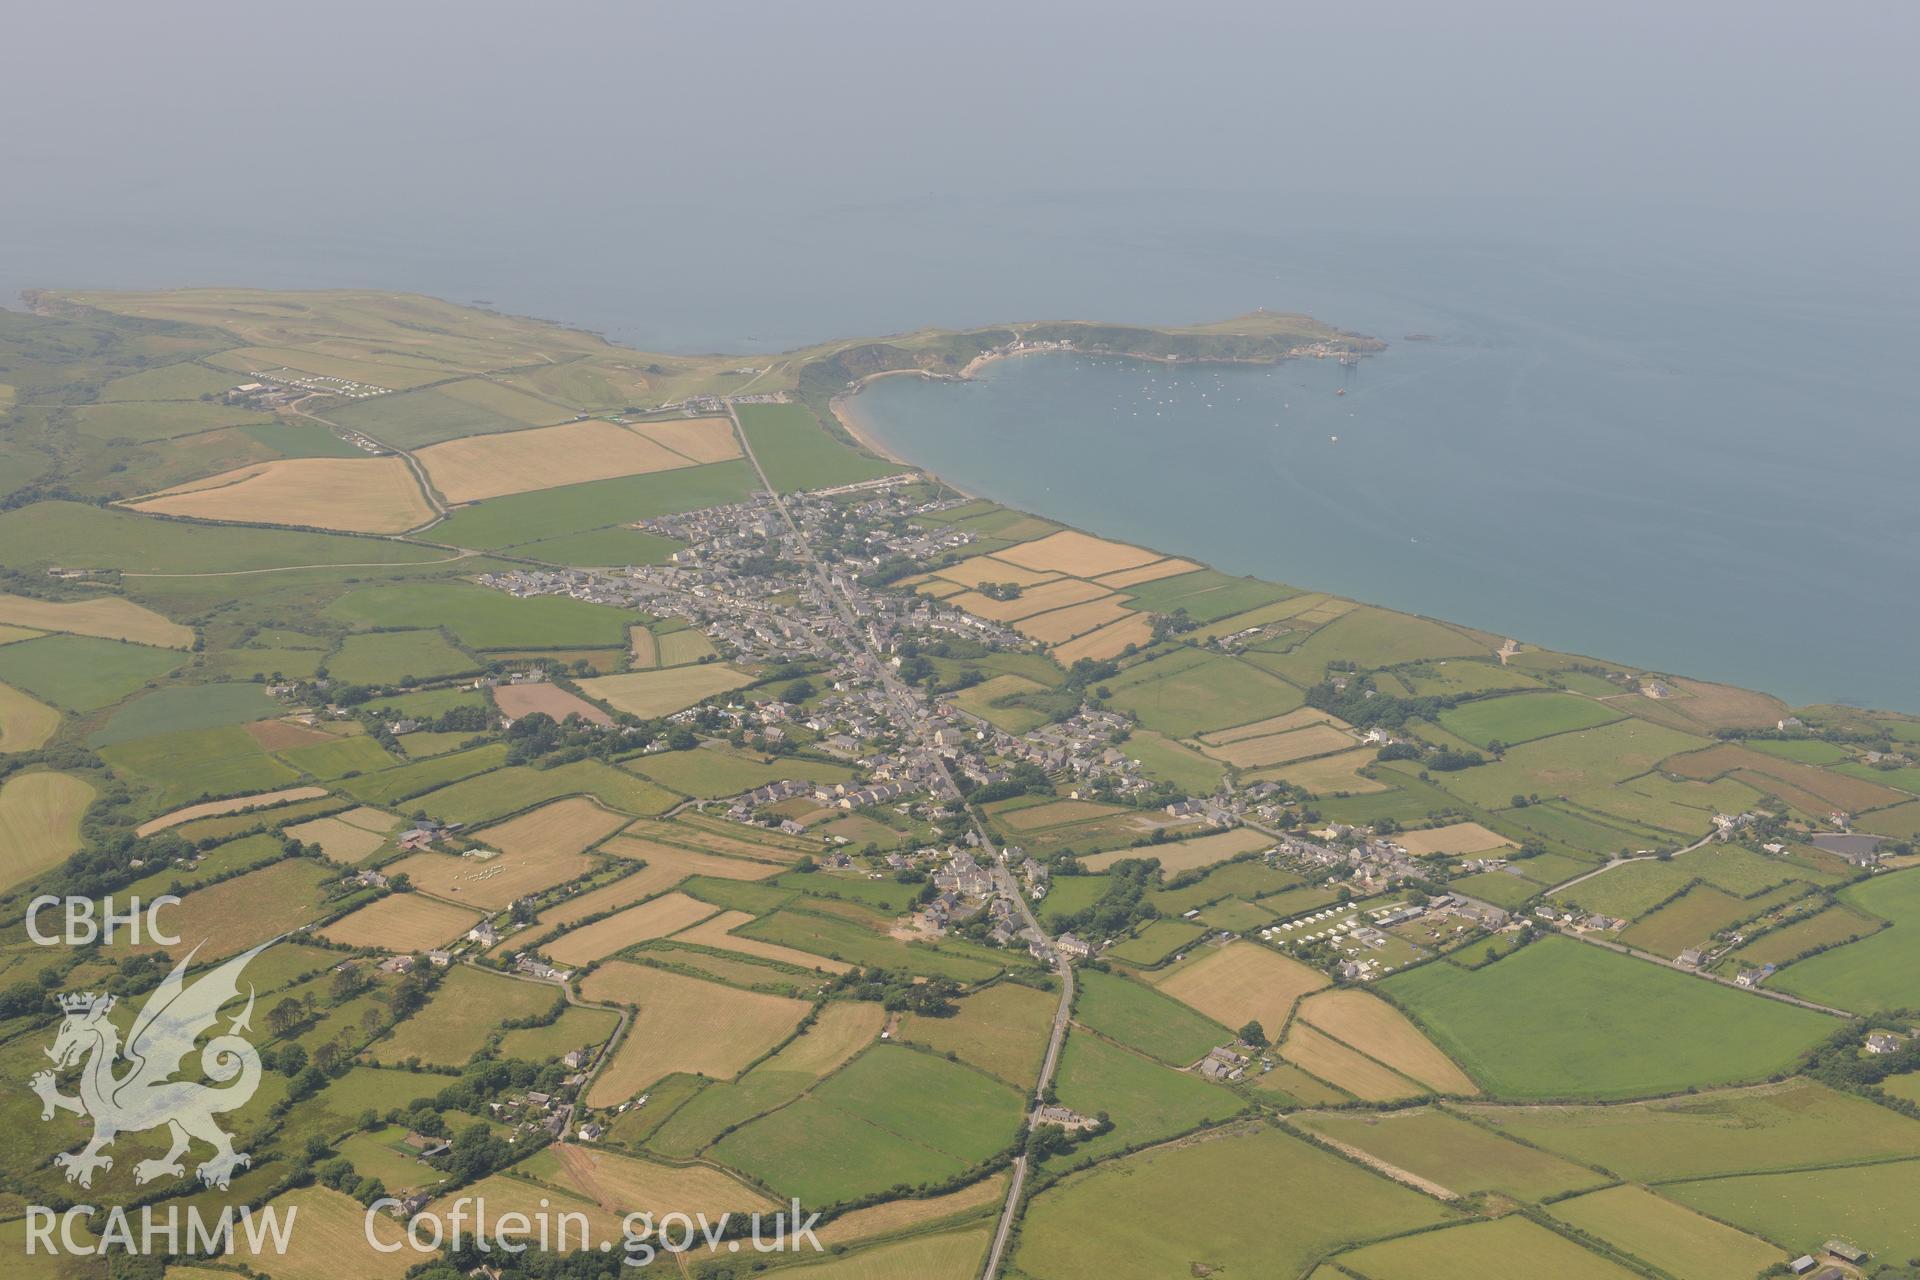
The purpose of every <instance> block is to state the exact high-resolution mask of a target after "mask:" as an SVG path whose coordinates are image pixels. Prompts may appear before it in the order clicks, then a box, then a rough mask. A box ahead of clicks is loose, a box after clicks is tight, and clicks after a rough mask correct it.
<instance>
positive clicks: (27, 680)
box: [0, 516, 187, 711]
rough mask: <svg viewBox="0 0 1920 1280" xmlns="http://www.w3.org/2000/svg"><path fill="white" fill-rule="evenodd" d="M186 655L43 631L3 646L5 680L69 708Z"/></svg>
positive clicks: (85, 705)
mask: <svg viewBox="0 0 1920 1280" xmlns="http://www.w3.org/2000/svg"><path fill="white" fill-rule="evenodd" d="M4 519H5V517H4V516H0V520H4ZM186 660H187V655H186V654H184V653H181V652H179V651H178V650H176V649H155V648H151V647H150V646H147V645H144V644H126V643H124V642H122V641H119V640H101V639H98V638H96V637H93V636H41V637H39V638H38V639H34V640H17V641H15V642H14V643H12V644H7V645H0V682H5V683H7V684H10V685H13V686H14V687H15V688H18V689H25V690H26V691H27V692H28V693H31V694H33V695H34V696H35V697H37V698H39V699H40V700H41V701H43V702H51V703H53V704H54V705H55V706H58V707H64V708H66V709H67V710H70V711H97V710H99V709H100V708H101V707H104V706H108V705H110V704H112V703H115V702H118V701H120V699H122V698H124V697H126V696H127V695H128V694H130V693H132V692H133V691H134V690H135V689H138V688H139V687H140V686H141V685H143V684H146V683H147V682H148V681H150V680H158V679H159V678H160V677H161V676H164V675H166V674H167V673H168V672H169V671H172V670H173V669H174V668H175V667H178V666H179V665H180V664H181V663H183V662H185V661H186Z"/></svg>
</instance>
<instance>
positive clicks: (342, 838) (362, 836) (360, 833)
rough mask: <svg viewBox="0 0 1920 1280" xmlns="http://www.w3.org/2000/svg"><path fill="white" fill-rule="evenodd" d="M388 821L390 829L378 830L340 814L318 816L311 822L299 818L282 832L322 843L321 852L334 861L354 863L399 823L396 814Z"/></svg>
mask: <svg viewBox="0 0 1920 1280" xmlns="http://www.w3.org/2000/svg"><path fill="white" fill-rule="evenodd" d="M376 812H378V811H377V810H376ZM388 822H389V826H388V828H387V831H375V830H371V829H369V828H367V827H364V826H361V825H359V824H358V823H353V822H348V821H347V820H346V819H345V818H343V817H339V816H335V817H331V818H315V819H313V820H312V821H311V822H298V823H295V824H293V825H292V826H290V827H285V828H282V834H284V835H286V836H287V837H289V838H290V839H294V840H299V841H302V842H304V843H306V844H317V845H319V846H320V852H322V853H324V854H326V855H327V857H328V858H329V859H331V860H332V861H334V862H348V863H352V862H358V861H360V860H361V859H362V858H364V857H366V856H367V855H368V854H370V853H372V852H373V851H374V850H375V849H378V848H379V847H380V846H381V845H383V844H385V843H386V842H387V832H388V831H391V830H393V828H394V827H397V826H399V825H400V822H399V819H397V818H390V819H388Z"/></svg>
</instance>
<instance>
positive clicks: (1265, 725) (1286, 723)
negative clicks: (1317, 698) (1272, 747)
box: [1195, 707, 1349, 747]
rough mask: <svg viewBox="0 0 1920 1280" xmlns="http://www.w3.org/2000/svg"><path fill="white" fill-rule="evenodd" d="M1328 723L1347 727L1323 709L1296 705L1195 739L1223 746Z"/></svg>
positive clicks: (1211, 744) (1343, 722)
mask: <svg viewBox="0 0 1920 1280" xmlns="http://www.w3.org/2000/svg"><path fill="white" fill-rule="evenodd" d="M1316 724H1330V725H1333V726H1334V727H1335V728H1347V727H1349V726H1348V725H1347V722H1346V721H1344V720H1341V719H1339V718H1337V717H1335V716H1332V715H1329V714H1328V713H1327V712H1325V711H1318V710H1315V709H1314V708H1312V707H1297V708H1295V709H1294V710H1292V711H1289V712H1287V713H1285V714H1284V715H1277V716H1269V717H1267V718H1266V719H1265V720H1256V721H1254V722H1253V723H1252V724H1243V725H1236V726H1235V727H1234V728H1231V729H1218V730H1215V731H1214V732H1212V733H1203V734H1201V735H1200V736H1199V737H1198V738H1197V739H1195V741H1197V742H1201V743H1204V744H1205V745H1207V746H1210V747H1224V746H1226V745H1228V744H1229V743H1234V742H1241V741H1243V740H1245V739H1247V738H1264V737H1266V736H1268V735H1269V734H1275V733H1290V732H1292V731H1293V730H1295V729H1305V728H1306V727H1308V726H1309V725H1316Z"/></svg>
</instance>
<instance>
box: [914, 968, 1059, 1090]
mask: <svg viewBox="0 0 1920 1280" xmlns="http://www.w3.org/2000/svg"><path fill="white" fill-rule="evenodd" d="M1059 1002H1060V999H1059V997H1058V996H1056V995H1053V994H1052V993H1050V992H1046V991H1039V990H1036V989H1034V988H1032V987H1023V986H1021V985H1020V984H1019V983H1017V982H996V983H994V984H993V985H992V986H990V987H987V988H986V989H985V990H982V991H976V992H975V993H973V994H972V995H970V996H967V997H966V998H965V999H963V1000H961V1001H960V1002H959V1003H960V1009H959V1012H957V1013H954V1014H952V1015H950V1016H948V1017H944V1018H930V1017H926V1016H924V1015H921V1014H908V1015H907V1016H906V1017H904V1018H902V1019H901V1021H900V1039H902V1040H904V1041H907V1042H909V1043H912V1044H923V1045H925V1046H926V1047H927V1048H929V1049H931V1050H933V1051H934V1052H935V1053H938V1054H941V1055H943V1056H944V1055H946V1054H949V1053H950V1054H953V1055H954V1056H955V1057H957V1058H959V1059H960V1061H962V1062H965V1063H968V1064H969V1065H971V1066H975V1067H978V1068H980V1069H981V1070H982V1071H985V1072H986V1073H987V1074H989V1075H991V1076H995V1077H997V1078H998V1079H1000V1080H1003V1081H1005V1082H1006V1083H1007V1084H1010V1085H1013V1086H1015V1087H1016V1088H1020V1089H1029V1088H1031V1087H1032V1086H1033V1082H1034V1081H1035V1080H1036V1079H1037V1078H1038V1077H1039V1075H1040V1059H1041V1058H1042V1057H1044V1056H1045V1055H1046V1051H1047V1037H1048V1036H1049V1035H1050V1034H1051V1033H1052V1031H1053V1013H1054V1010H1055V1009H1056V1008H1057V1007H1058V1006H1059Z"/></svg>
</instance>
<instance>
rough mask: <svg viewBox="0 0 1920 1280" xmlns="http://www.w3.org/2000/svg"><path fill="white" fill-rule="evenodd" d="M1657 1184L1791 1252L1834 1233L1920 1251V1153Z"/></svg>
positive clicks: (1900, 1253) (1887, 1249)
mask: <svg viewBox="0 0 1920 1280" xmlns="http://www.w3.org/2000/svg"><path fill="white" fill-rule="evenodd" d="M1660 1192H1661V1194H1662V1195H1666V1196H1670V1197H1672V1198H1673V1199H1675V1200H1678V1201H1679V1202H1680V1203H1681V1204H1684V1205H1687V1206H1689V1207H1690V1208H1694V1209H1698V1210H1699V1211H1700V1212H1702V1213H1704V1214H1707V1215H1709V1216H1711V1217H1714V1218H1718V1219H1720V1220H1721V1221H1723V1222H1730V1223H1732V1224H1733V1225H1735V1226H1737V1227H1741V1228H1744V1229H1745V1230H1748V1231H1751V1232H1752V1233H1753V1234H1755V1235H1757V1236H1760V1237H1762V1238H1764V1239H1767V1240H1771V1241H1773V1242H1774V1243H1775V1244H1778V1245H1780V1246H1782V1247H1783V1248H1784V1249H1786V1250H1787V1251H1789V1252H1791V1253H1794V1254H1801V1253H1814V1254H1818V1253H1820V1252H1821V1251H1822V1250H1821V1247H1820V1246H1821V1245H1822V1244H1824V1243H1825V1242H1826V1241H1828V1240H1831V1239H1834V1238H1835V1237H1838V1238H1840V1239H1842V1240H1845V1241H1847V1242H1849V1243H1851V1244H1855V1245H1858V1246H1860V1247H1861V1248H1863V1249H1866V1250H1867V1251H1868V1252H1870V1253H1873V1254H1875V1255H1877V1256H1879V1257H1881V1258H1883V1259H1896V1258H1912V1257H1920V1215H1916V1214H1915V1213H1914V1212H1913V1206H1914V1204H1915V1203H1916V1200H1917V1199H1920V1160H1901V1161H1897V1162H1894V1163H1892V1164H1871V1165H1856V1166H1853V1167H1850V1168H1836V1169H1814V1170H1808V1171H1804V1172H1799V1173H1761V1174H1754V1175H1751V1176H1749V1177H1733V1178H1714V1179H1711V1180H1709V1181H1705V1182H1687V1183H1680V1184H1677V1185H1668V1186H1663V1187H1661V1188H1660Z"/></svg>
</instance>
